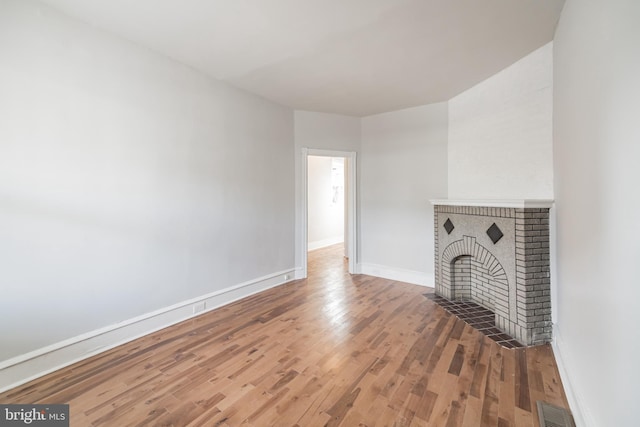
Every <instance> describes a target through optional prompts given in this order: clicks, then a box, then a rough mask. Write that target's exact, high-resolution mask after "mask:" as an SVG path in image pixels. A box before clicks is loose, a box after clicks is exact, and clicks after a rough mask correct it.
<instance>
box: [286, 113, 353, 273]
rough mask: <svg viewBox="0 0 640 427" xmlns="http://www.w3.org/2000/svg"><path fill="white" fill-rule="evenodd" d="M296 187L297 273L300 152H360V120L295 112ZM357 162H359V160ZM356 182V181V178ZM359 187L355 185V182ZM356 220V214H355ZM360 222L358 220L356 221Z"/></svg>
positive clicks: (301, 239)
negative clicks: (308, 149)
mask: <svg viewBox="0 0 640 427" xmlns="http://www.w3.org/2000/svg"><path fill="white" fill-rule="evenodd" d="M294 122H295V131H294V134H295V152H296V155H295V175H296V178H295V186H296V243H295V245H296V249H295V265H296V270H297V272H298V274H301V271H302V268H303V265H302V264H303V254H304V253H305V252H306V250H307V246H306V244H305V236H304V231H303V226H302V219H303V209H302V207H303V206H304V202H303V196H302V187H301V183H302V182H303V177H302V172H301V164H302V162H303V156H302V149H303V148H311V149H317V150H328V151H344V152H355V153H358V155H359V153H360V118H358V117H350V116H342V115H338V114H326V113H315V112H311V111H295V113H294ZM358 162H359V160H358ZM358 180H359V178H358ZM356 187H358V183H356ZM356 217H359V212H356ZM357 221H359V220H357Z"/></svg>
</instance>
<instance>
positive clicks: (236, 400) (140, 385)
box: [0, 245, 568, 427]
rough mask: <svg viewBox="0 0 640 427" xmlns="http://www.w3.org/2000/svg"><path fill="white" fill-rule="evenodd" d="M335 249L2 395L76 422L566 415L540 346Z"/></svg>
mask: <svg viewBox="0 0 640 427" xmlns="http://www.w3.org/2000/svg"><path fill="white" fill-rule="evenodd" d="M342 253H343V249H342V246H341V245H335V246H331V247H329V248H325V249H320V250H316V251H312V252H310V253H309V266H308V273H309V278H308V279H306V280H299V281H295V282H291V283H288V284H286V285H282V286H279V287H277V288H274V289H270V290H268V291H265V292H261V293H259V294H256V295H253V296H250V297H248V298H245V299H243V300H240V301H237V302H235V303H232V304H230V305H227V306H225V307H222V308H220V309H217V310H214V311H211V312H208V313H205V314H202V315H200V316H198V317H196V318H194V319H191V320H188V321H185V322H182V323H180V324H177V325H174V326H171V327H169V328H166V329H163V330H161V331H158V332H156V333H153V334H150V335H148V336H145V337H143V338H140V339H137V340H135V341H132V342H130V343H127V344H125V345H122V346H120V347H117V348H115V349H112V350H110V351H107V352H104V353H102V354H100V355H97V356H94V357H92V358H90V359H87V360H84V361H81V362H79V363H76V364H75V365H72V366H69V367H67V368H64V369H61V370H59V371H56V372H54V373H51V374H49V375H47V376H45V377H42V378H39V379H37V380H34V381H32V382H30V383H28V384H25V385H23V386H20V387H17V388H15V389H13V390H9V391H6V392H4V393H2V394H0V402H2V403H67V404H69V405H70V415H71V425H73V426H74V427H76V426H87V427H90V426H118V427H120V426H193V427H196V426H241V425H242V426H283V427H292V426H297V427H307V426H327V427H329V426H336V427H337V426H343V427H350V426H359V427H373V426H380V427H383V426H389V427H391V426H396V427H399V426H431V427H439V426H442V427H456V426H465V427H473V426H482V427H484V426H495V427H520V426H526V427H539V426H538V420H537V414H536V413H535V411H536V401H537V400H546V401H548V402H549V403H552V404H554V405H558V406H561V407H565V408H566V407H568V405H567V399H566V397H565V394H564V390H563V388H562V383H561V381H560V376H559V374H558V368H557V366H556V363H555V359H554V356H553V353H552V350H551V347H550V346H548V345H544V346H538V347H530V348H524V349H507V348H504V347H501V346H500V345H498V344H497V343H496V342H494V341H492V340H491V339H489V338H487V337H485V336H484V335H482V334H481V333H480V332H478V331H476V330H475V329H473V328H472V327H471V326H469V325H468V324H466V323H465V322H463V321H462V320H460V319H458V318H456V317H455V316H452V315H451V314H449V313H447V312H445V311H444V310H443V309H442V308H440V307H439V306H437V305H436V304H435V303H433V302H432V301H430V300H428V299H427V298H425V297H424V295H423V294H424V293H426V292H427V291H429V289H426V288H424V287H421V286H416V285H410V284H406V283H401V282H395V281H392V280H387V279H382V278H376V277H371V276H365V275H353V276H352V275H349V274H348V272H347V270H346V268H347V263H346V261H345V260H344V259H343V257H342Z"/></svg>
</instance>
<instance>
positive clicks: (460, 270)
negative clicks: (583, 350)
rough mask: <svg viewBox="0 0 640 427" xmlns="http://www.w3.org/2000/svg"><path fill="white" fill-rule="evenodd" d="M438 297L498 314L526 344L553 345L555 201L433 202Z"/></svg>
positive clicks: (509, 330) (505, 326)
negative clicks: (552, 226) (551, 218)
mask: <svg viewBox="0 0 640 427" xmlns="http://www.w3.org/2000/svg"><path fill="white" fill-rule="evenodd" d="M431 203H432V204H433V213H434V249H435V251H434V252H435V259H434V261H435V262H434V267H435V271H434V273H435V293H436V295H439V296H440V297H443V298H446V299H449V300H460V301H471V302H474V303H476V304H479V305H481V306H483V307H484V308H486V309H488V310H490V311H492V312H494V314H495V326H496V327H497V328H498V329H500V330H502V331H503V332H505V333H506V334H508V335H510V336H511V337H513V338H515V339H516V340H517V341H519V342H520V343H522V344H524V345H537V344H542V343H545V342H549V341H550V340H551V290H550V276H551V273H550V246H549V211H550V208H551V207H552V205H553V201H552V200H532V199H522V200H480V199H471V200H456V199H442V200H431Z"/></svg>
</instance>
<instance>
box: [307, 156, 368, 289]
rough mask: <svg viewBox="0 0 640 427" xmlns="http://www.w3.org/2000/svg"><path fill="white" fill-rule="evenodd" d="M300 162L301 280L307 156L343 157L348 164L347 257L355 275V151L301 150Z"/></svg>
mask: <svg viewBox="0 0 640 427" xmlns="http://www.w3.org/2000/svg"><path fill="white" fill-rule="evenodd" d="M300 154H301V157H302V159H301V162H300V175H301V177H300V179H301V183H300V187H301V195H302V197H301V198H300V202H299V203H300V204H301V206H298V209H299V212H301V213H302V218H301V219H302V224H301V225H302V227H301V234H302V235H301V236H300V237H299V239H300V244H299V245H298V250H299V251H300V253H299V254H298V256H299V258H298V259H300V260H301V262H302V266H301V267H302V278H306V277H307V248H308V246H307V245H308V225H309V224H308V212H307V209H308V194H307V180H308V177H307V173H308V171H307V170H308V167H307V161H308V157H309V156H324V157H343V158H344V159H346V160H347V161H348V162H349V168H348V175H349V176H348V179H347V188H346V191H347V239H348V241H349V244H348V245H347V248H346V249H347V256H348V257H349V273H351V274H356V273H357V271H356V266H357V256H358V240H357V235H358V233H357V222H356V209H357V205H356V200H358V198H357V194H356V191H357V190H356V188H357V187H358V186H357V184H356V183H357V180H356V178H357V176H358V174H357V172H356V171H357V162H356V152H355V151H335V150H317V149H313V148H302V150H301V153H300Z"/></svg>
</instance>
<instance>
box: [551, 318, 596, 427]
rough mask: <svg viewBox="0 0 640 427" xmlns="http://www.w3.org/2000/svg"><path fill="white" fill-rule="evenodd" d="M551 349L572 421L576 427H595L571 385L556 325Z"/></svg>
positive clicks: (582, 400)
mask: <svg viewBox="0 0 640 427" xmlns="http://www.w3.org/2000/svg"><path fill="white" fill-rule="evenodd" d="M551 347H552V348H553V354H554V356H555V359H556V365H558V371H559V372H560V379H561V380H562V385H563V387H564V393H565V395H566V396H567V401H568V402H569V408H570V409H571V413H572V414H573V420H574V421H575V423H576V427H596V423H595V421H594V419H593V416H592V415H591V412H590V411H589V409H588V407H587V406H586V404H585V403H584V398H583V397H582V395H581V394H580V392H579V391H578V390H576V388H574V387H573V384H572V383H571V377H570V369H568V368H567V357H566V353H563V349H564V348H565V345H564V341H562V337H561V335H560V332H559V330H558V328H557V327H556V325H554V327H553V340H552V341H551Z"/></svg>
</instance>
